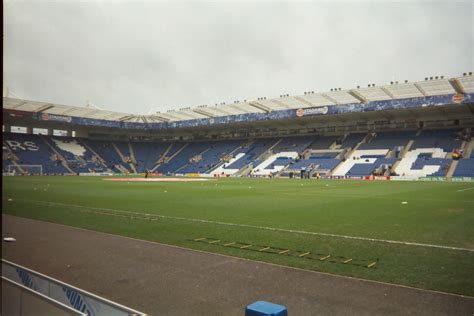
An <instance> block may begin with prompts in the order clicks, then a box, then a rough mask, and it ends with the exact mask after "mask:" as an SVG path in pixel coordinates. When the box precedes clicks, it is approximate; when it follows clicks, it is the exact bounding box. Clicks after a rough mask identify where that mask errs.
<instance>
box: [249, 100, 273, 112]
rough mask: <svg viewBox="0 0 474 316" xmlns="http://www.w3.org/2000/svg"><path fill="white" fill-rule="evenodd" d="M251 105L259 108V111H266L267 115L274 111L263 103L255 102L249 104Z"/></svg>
mask: <svg viewBox="0 0 474 316" xmlns="http://www.w3.org/2000/svg"><path fill="white" fill-rule="evenodd" d="M249 105H251V106H253V107H254V108H257V109H259V110H262V111H265V112H267V113H270V112H271V111H272V110H271V109H270V108H269V107H268V106H265V105H263V104H261V103H258V102H255V101H252V102H249Z"/></svg>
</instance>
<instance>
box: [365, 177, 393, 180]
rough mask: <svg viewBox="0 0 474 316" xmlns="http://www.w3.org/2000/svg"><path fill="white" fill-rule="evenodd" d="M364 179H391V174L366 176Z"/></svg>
mask: <svg viewBox="0 0 474 316" xmlns="http://www.w3.org/2000/svg"><path fill="white" fill-rule="evenodd" d="M364 180H390V176H366V177H364Z"/></svg>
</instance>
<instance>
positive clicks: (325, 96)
mask: <svg viewBox="0 0 474 316" xmlns="http://www.w3.org/2000/svg"><path fill="white" fill-rule="evenodd" d="M321 96H322V97H323V98H325V99H327V100H329V101H331V102H332V103H334V104H339V102H337V100H336V99H334V98H332V97H330V96H328V95H327V94H326V93H321Z"/></svg>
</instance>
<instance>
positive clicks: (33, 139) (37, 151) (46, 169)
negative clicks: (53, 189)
mask: <svg viewBox="0 0 474 316" xmlns="http://www.w3.org/2000/svg"><path fill="white" fill-rule="evenodd" d="M4 140H5V144H6V145H7V146H8V148H9V150H10V151H11V152H12V153H14V154H15V156H16V157H18V164H19V165H42V166H43V174H67V173H70V171H69V170H68V169H67V168H65V167H64V165H63V162H62V160H61V158H60V157H57V156H56V154H55V153H54V152H53V151H52V150H51V148H50V147H49V146H48V145H47V144H46V143H45V142H44V141H43V139H41V137H40V136H38V135H28V134H14V133H5V134H4Z"/></svg>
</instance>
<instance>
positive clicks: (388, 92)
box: [380, 87, 396, 99]
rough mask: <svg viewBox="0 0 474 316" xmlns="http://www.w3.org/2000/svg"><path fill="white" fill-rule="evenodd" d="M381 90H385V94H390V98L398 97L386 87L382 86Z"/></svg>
mask: <svg viewBox="0 0 474 316" xmlns="http://www.w3.org/2000/svg"><path fill="white" fill-rule="evenodd" d="M380 90H382V91H383V92H385V94H386V95H388V96H389V97H390V98H392V99H396V98H395V96H394V95H393V94H392V93H391V92H390V91H388V89H387V88H385V87H380Z"/></svg>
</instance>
